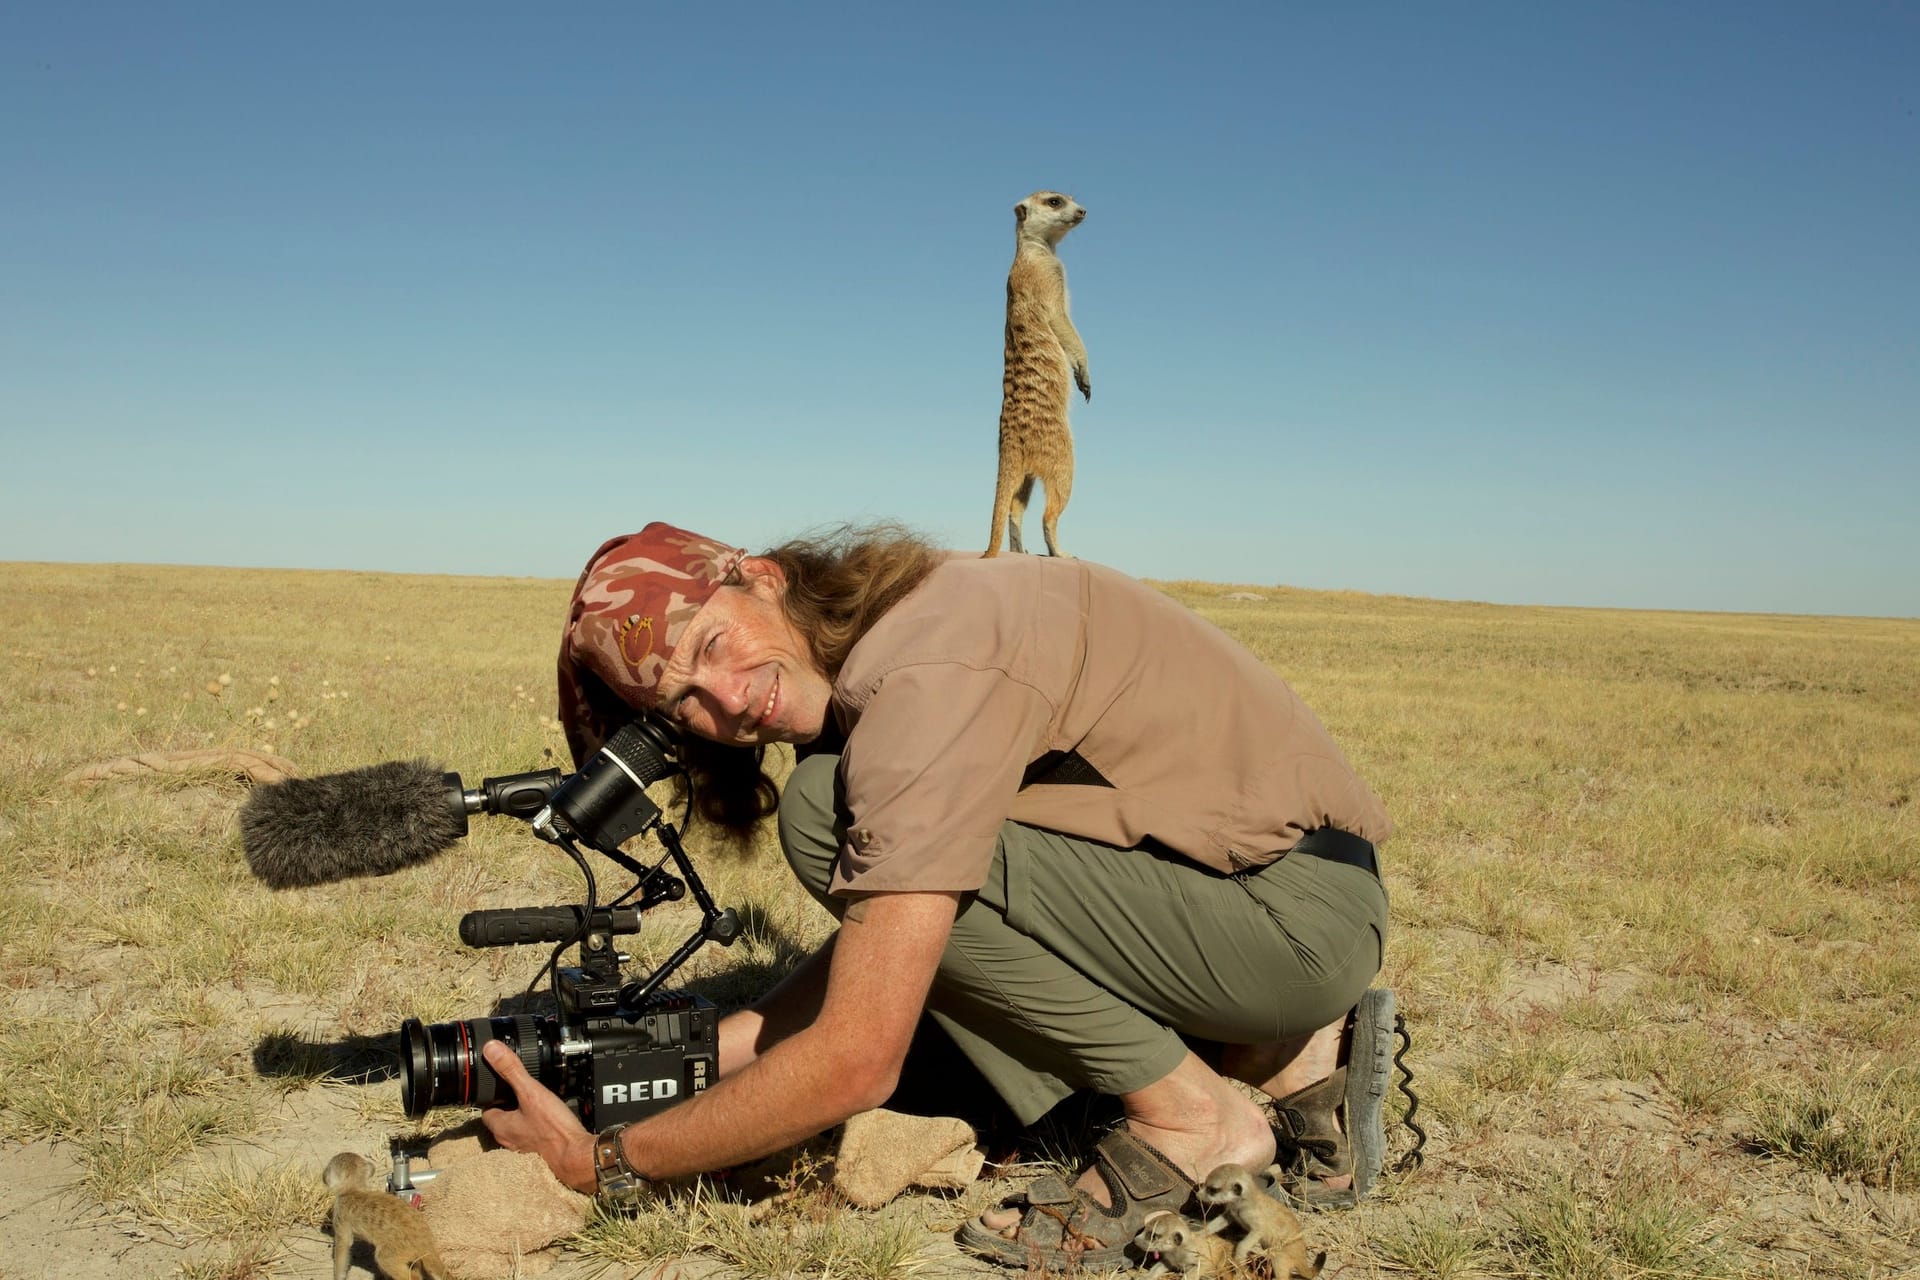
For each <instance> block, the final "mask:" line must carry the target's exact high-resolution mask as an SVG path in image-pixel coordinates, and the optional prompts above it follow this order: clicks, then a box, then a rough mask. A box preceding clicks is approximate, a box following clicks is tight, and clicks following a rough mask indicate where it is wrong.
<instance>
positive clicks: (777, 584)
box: [739, 556, 787, 592]
mask: <svg viewBox="0 0 1920 1280" xmlns="http://www.w3.org/2000/svg"><path fill="white" fill-rule="evenodd" d="M739 571H740V576H741V577H743V578H745V579H746V580H747V583H746V585H747V587H748V589H749V590H754V591H764V590H768V589H773V590H775V591H776V592H777V591H780V590H784V589H785V588H786V585H787V571H786V570H785V569H782V568H781V567H780V565H779V562H778V561H774V560H769V559H767V557H765V556H748V557H747V558H746V559H744V560H742V561H741V562H740V564H739Z"/></svg>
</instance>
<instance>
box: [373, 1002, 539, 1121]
mask: <svg viewBox="0 0 1920 1280" xmlns="http://www.w3.org/2000/svg"><path fill="white" fill-rule="evenodd" d="M556 1039H557V1033H556V1031H555V1028H554V1020H553V1019H552V1018H551V1017H548V1018H536V1017H534V1016H532V1015H531V1014H525V1013H522V1014H515V1015H513V1016H511V1017H505V1018H469V1019H467V1020H466V1021H464V1022H436V1023H434V1024H433V1025H431V1026H428V1025H427V1024H425V1023H423V1022H421V1021H420V1019H418V1018H408V1019H407V1020H406V1022H404V1023H402V1024H401V1027H400V1102H401V1105H402V1107H403V1108H404V1109H405V1111H406V1114H407V1118H408V1119H409V1120H418V1119H419V1118H420V1117H421V1116H424V1115H426V1114H427V1112H428V1111H430V1110H432V1109H433V1108H435V1107H459V1106H470V1107H490V1106H494V1105H496V1104H505V1103H510V1102H512V1101H513V1090H512V1089H510V1088H508V1087H507V1086H506V1085H505V1084H504V1083H502V1082H501V1080H500V1077H499V1076H497V1075H495V1074H494V1071H493V1068H492V1067H489V1066H488V1065H487V1064H486V1060H485V1059H483V1058H482V1057H481V1056H480V1050H481V1049H482V1048H483V1047H484V1046H485V1045H486V1043H487V1041H489V1040H499V1041H501V1042H503V1043H504V1044H506V1045H507V1046H508V1047H509V1048H511V1049H512V1050H513V1051H514V1052H515V1053H516V1054H518V1055H519V1057H520V1062H521V1064H522V1065H523V1066H525V1067H526V1069H527V1073H528V1074H529V1075H531V1076H532V1077H533V1078H534V1079H535V1080H538V1081H539V1082H540V1083H542V1084H544V1085H546V1086H547V1087H549V1088H553V1087H554V1086H555V1085H556V1084H557V1083H558V1080H557V1075H558V1072H557V1069H556V1068H555V1066H554V1064H555V1063H556V1061H557V1060H558V1054H557V1053H556V1051H555V1041H556ZM550 1077H556V1078H550Z"/></svg>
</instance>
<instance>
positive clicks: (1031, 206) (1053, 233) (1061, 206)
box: [1013, 191, 1087, 244]
mask: <svg viewBox="0 0 1920 1280" xmlns="http://www.w3.org/2000/svg"><path fill="white" fill-rule="evenodd" d="M1086 216H1087V211H1086V210H1085V209H1083V208H1081V207H1080V205H1079V203H1078V202H1076V201H1075V200H1074V198H1073V197H1072V196H1068V195H1062V194H1060V193H1059V192H1058V191H1036V192H1034V193H1033V194H1032V195H1030V196H1028V197H1027V198H1026V199H1025V200H1022V201H1021V202H1020V203H1019V204H1017V205H1015V206H1013V219H1014V222H1015V224H1016V225H1017V226H1018V227H1019V229H1020V234H1021V235H1023V236H1039V237H1040V238H1041V239H1043V240H1045V241H1046V242H1047V243H1048V244H1059V243H1060V237H1061V236H1064V235H1066V234H1067V232H1069V231H1071V230H1073V229H1074V228H1075V227H1077V226H1079V225H1080V222H1081V220H1082V219H1083V218H1085V217H1086Z"/></svg>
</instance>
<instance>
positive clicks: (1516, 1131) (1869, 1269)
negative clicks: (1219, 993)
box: [0, 965, 1920, 1280]
mask: <svg viewBox="0 0 1920 1280" xmlns="http://www.w3.org/2000/svg"><path fill="white" fill-rule="evenodd" d="M1611 980H1614V981H1621V982H1625V981H1630V980H1631V979H1630V975H1621V976H1619V977H1617V978H1614V979H1611ZM1592 983H1593V978H1592V977H1591V976H1590V975H1581V974H1576V973H1573V972H1571V971H1569V970H1566V969H1563V968H1560V967H1558V966H1552V965H1546V966H1540V967H1538V968H1536V969H1534V970H1532V971H1530V972H1529V973H1527V974H1526V975H1524V976H1523V977H1522V978H1521V980H1520V981H1519V982H1517V983H1516V985H1515V987H1514V989H1513V990H1512V991H1511V992H1510V993H1509V995H1508V1000H1509V1001H1510V1002H1511V1003H1512V1005H1513V1007H1525V1006H1527V1005H1528V1004H1531V1005H1533V1006H1547V1005H1551V1004H1552V1003H1554V1002H1556V1001H1559V1000H1563V999H1565V998H1568V997H1569V996H1572V995H1574V994H1577V993H1579V992H1584V991H1590V990H1591V989H1592ZM1418 1031H1419V1028H1418V1027H1417V1026H1416V1034H1418ZM1727 1033H1728V1040H1729V1047H1730V1051H1738V1052H1744V1053H1749V1054H1760V1055H1766V1054H1774V1055H1790V1054H1793V1053H1796V1052H1800V1051H1801V1047H1800V1046H1798V1045H1796V1043H1795V1042H1794V1037H1793V1032H1792V1029H1791V1028H1774V1027H1769V1028H1764V1029H1762V1028H1729V1029H1727ZM1458 1056H1459V1055H1458V1054H1457V1053H1448V1052H1445V1051H1443V1050H1441V1049H1440V1048H1438V1047H1436V1046H1434V1045H1431V1044H1421V1043H1418V1042H1417V1043H1416V1050H1415V1053H1414V1054H1413V1055H1411V1058H1412V1061H1413V1063H1414V1065H1415V1068H1416V1072H1417V1073H1418V1077H1419V1079H1425V1080H1428V1081H1432V1080H1436V1079H1438V1078H1440V1077H1443V1076H1444V1075H1445V1073H1447V1072H1448V1071H1449V1070H1452V1069H1454V1068H1453V1067H1452V1066H1451V1065H1450V1060H1451V1059H1453V1058H1456V1057H1458ZM1419 1079H1416V1087H1418V1085H1419ZM395 1088H396V1086H395V1084H394V1083H393V1082H392V1081H391V1080H386V1081H380V1082H376V1083H370V1084H365V1085H354V1086H344V1085H338V1084H329V1085H325V1086H316V1087H309V1088H306V1089H302V1090H299V1091H296V1092H293V1093H290V1094H288V1095H286V1097H285V1098H284V1100H283V1102H282V1103H281V1104H280V1107H279V1110H278V1111H277V1113H276V1114H275V1115H274V1116H273V1117H272V1120H271V1122H270V1123H269V1124H268V1125H267V1126H266V1128H265V1129H264V1130H263V1131H262V1132H260V1133H259V1134H257V1135H255V1136H253V1137H251V1138H249V1139H248V1140H247V1141H246V1142H244V1143H243V1144H239V1145H238V1146H237V1147H236V1150H237V1151H240V1152H242V1153H244V1154H251V1155H252V1156H254V1157H257V1158H262V1159H271V1160H276V1161H293V1162H296V1163H299V1164H303V1165H306V1166H308V1167H311V1168H313V1169H314V1170H315V1171H316V1175H317V1171H318V1170H319V1169H320V1167H321V1166H322V1165H323V1164H324V1163H325V1161H326V1159H327V1158H328V1157H329V1156H331V1155H332V1154H333V1153H334V1152H336V1151H339V1150H343V1149H356V1150H362V1151H365V1150H369V1149H372V1148H376V1147H378V1146H381V1145H383V1142H384V1135H383V1134H381V1133H378V1132H375V1131H374V1130H375V1126H373V1125H371V1124H370V1122H369V1121H368V1119H367V1118H366V1117H367V1115H368V1114H369V1112H370V1110H372V1108H371V1106H370V1105H369V1104H370V1103H371V1102H372V1101H374V1099H372V1098H370V1097H368V1096H356V1093H357V1091H360V1090H366V1091H374V1092H379V1091H390V1090H393V1089H395ZM1679 1117H1680V1112H1679V1110H1678V1109H1677V1108H1676V1107H1674V1106H1673V1105H1672V1104H1671V1102H1670V1100H1668V1099H1666V1098H1663V1097H1662V1096H1661V1095H1660V1092H1659V1090H1657V1089H1655V1088H1651V1087H1647V1086H1643V1085H1639V1084H1632V1083H1628V1082H1624V1081H1613V1082H1609V1081H1588V1082H1583V1083H1581V1084H1579V1085H1577V1086H1575V1087H1573V1088H1572V1089H1571V1090H1569V1091H1563V1092H1561V1093H1558V1094H1556V1095H1555V1096H1554V1097H1553V1098H1552V1100H1551V1102H1550V1103H1543V1104H1541V1105H1539V1106H1537V1107H1533V1108H1531V1109H1528V1110H1521V1111H1515V1112H1513V1113H1512V1114H1510V1115H1508V1116H1506V1117H1504V1121H1505V1123H1504V1128H1503V1131H1502V1134H1501V1136H1500V1137H1498V1138H1497V1139H1494V1140H1492V1141H1491V1142H1489V1141H1487V1140H1482V1141H1481V1142H1479V1143H1476V1144H1474V1145H1472V1146H1459V1145H1455V1144H1454V1143H1453V1142H1452V1141H1451V1139H1450V1135H1449V1134H1448V1133H1447V1131H1446V1128H1445V1126H1444V1125H1441V1124H1439V1123H1437V1122H1435V1123H1434V1124H1433V1125H1432V1126H1431V1133H1432V1137H1431V1141H1430V1143H1429V1146H1428V1148H1427V1159H1426V1162H1425V1164H1424V1166H1423V1167H1422V1168H1421V1169H1419V1170H1418V1171H1417V1172H1415V1173H1413V1174H1411V1175H1407V1176H1404V1177H1400V1178H1396V1179H1391V1180H1389V1182H1388V1183H1387V1184H1386V1186H1385V1189H1384V1193H1383V1194H1382V1195H1380V1196H1378V1197H1376V1198H1375V1199H1373V1200H1371V1201H1369V1202H1368V1203H1367V1204H1366V1205H1363V1206H1362V1207H1361V1208H1359V1209H1357V1210H1354V1211H1350V1212H1343V1213H1330V1214H1316V1215H1310V1216H1309V1218H1308V1222H1307V1226H1308V1232H1309V1239H1310V1240H1311V1241H1312V1243H1313V1247H1314V1248H1315V1249H1316V1250H1317V1249H1321V1248H1324V1249H1327V1250H1328V1251H1329V1254H1330V1256H1329V1259H1328V1264H1327V1270H1326V1273H1325V1274H1327V1275H1328V1276H1330V1277H1336V1278H1337V1277H1347V1276H1352V1277H1358V1276H1367V1275H1381V1274H1404V1273H1389V1272H1386V1271H1384V1270H1381V1269H1379V1268H1378V1267H1376V1266H1374V1265H1370V1264H1369V1262H1368V1260H1367V1250H1366V1249H1365V1248H1364V1247H1363V1242H1364V1241H1366V1240H1367V1239H1368V1237H1369V1234H1370V1233H1376V1232H1382V1231H1392V1230H1395V1229H1397V1228H1399V1227H1403V1226H1404V1225H1405V1224H1406V1223H1408V1222H1412V1221H1416V1220H1420V1219H1423V1218H1432V1217H1434V1216H1435V1215H1438V1216H1442V1217H1453V1218H1464V1219H1467V1220H1472V1219H1476V1218H1478V1219H1483V1220H1484V1219H1486V1218H1487V1217H1488V1216H1489V1215H1497V1214H1498V1212H1499V1209H1500V1207H1501V1204H1502V1202H1503V1199H1504V1198H1505V1197H1506V1196H1508V1195H1509V1194H1510V1191H1511V1186H1510V1182H1509V1179H1508V1177H1507V1175H1508V1174H1509V1173H1511V1172H1513V1171H1525V1170H1526V1169H1528V1168H1529V1167H1530V1166H1537V1167H1548V1166H1549V1165H1558V1164H1563V1163H1564V1162H1565V1157H1566V1153H1567V1151H1568V1149H1569V1146H1570V1145H1573V1146H1578V1147H1581V1148H1584V1149H1585V1150H1586V1151H1587V1152H1588V1153H1590V1154H1591V1153H1594V1152H1605V1151H1617V1152H1619V1153H1620V1154H1621V1157H1622V1159H1623V1160H1625V1159H1626V1158H1627V1157H1629V1156H1632V1155H1634V1154H1636V1153H1638V1154H1642V1155H1644V1154H1645V1153H1648V1152H1655V1153H1660V1158H1661V1159H1662V1160H1664V1161H1665V1165H1664V1166H1663V1167H1666V1168H1670V1169H1671V1176H1673V1177H1674V1178H1676V1179H1683V1180H1699V1179H1707V1180H1709V1182H1711V1183H1712V1184H1713V1186H1714V1189H1715V1198H1716V1199H1717V1200H1718V1201H1719V1202H1721V1203H1723V1204H1724V1205H1725V1207H1726V1212H1725V1215H1724V1218H1723V1220H1722V1221H1721V1222H1720V1223H1719V1224H1718V1226H1719V1228H1720V1229H1721V1230H1722V1231H1723V1233H1725V1234H1727V1235H1729V1236H1730V1237H1732V1238H1733V1239H1735V1240H1737V1241H1738V1242H1739V1244H1740V1245H1741V1250H1740V1252H1742V1253H1744V1254H1745V1256H1746V1257H1747V1258H1748V1259H1749V1264H1748V1265H1747V1266H1746V1267H1744V1268H1743V1269H1741V1270H1740V1271H1738V1272H1736V1274H1753V1275H1797V1274H1811V1275H1836V1276H1887V1277H1892V1276H1897V1275H1912V1274H1920V1196H1915V1195H1912V1194H1895V1193H1888V1192H1884V1191H1877V1190H1874V1189H1872V1188H1867V1187H1862V1186H1860V1185H1858V1184H1856V1183H1849V1182H1841V1181H1835V1180H1833V1179H1829V1178H1826V1177H1823V1176H1820V1175H1817V1174H1814V1173H1811V1172H1808V1171H1806V1170H1803V1169H1798V1168H1795V1167H1793V1166H1791V1165H1788V1164H1786V1163H1785V1162H1781V1161H1774V1160H1768V1159H1764V1158H1762V1157H1760V1156H1757V1155H1755V1154H1752V1153H1751V1152H1749V1151H1747V1150H1745V1149H1744V1148H1743V1146H1742V1143H1741V1135H1740V1132H1739V1124H1738V1122H1737V1121H1733V1120H1723V1121H1720V1122H1716V1123H1714V1124H1711V1125H1706V1126H1702V1127H1689V1126H1688V1125H1687V1124H1686V1122H1684V1121H1683V1120H1681V1119H1680V1118H1679ZM1401 1136H1402V1139H1404V1136H1405V1135H1404V1132H1403V1133H1402V1135H1401ZM382 1172H384V1167H383V1169H382ZM77 1175H78V1169H77V1166H76V1164H75V1162H74V1160H73V1159H72V1158H71V1155H70V1151H69V1149H64V1148H62V1147H59V1146H57V1145H53V1144H49V1143H44V1142H36V1143H31V1144H28V1145H25V1146H19V1145H11V1146H9V1147H7V1148H6V1149H5V1150H4V1151H0V1241H4V1244H5V1254H4V1257H5V1262H4V1265H0V1277H4V1280H25V1278H29V1277H33V1278H42V1277H44V1278H46V1280H56V1278H57V1280H105V1278H106V1277H124V1278H127V1280H144V1278H145V1277H165V1276H176V1275H179V1274H181V1273H182V1271H183V1269H188V1268H192V1273H193V1274H196V1275H225V1276H235V1277H238V1276H242V1275H266V1274H278V1275H287V1276H327V1275H330V1273H331V1261H330V1240H329V1236H328V1234H327V1231H326V1229H325V1227H324V1225H323V1224H322V1223H320V1222H318V1221H316V1222H314V1223H313V1224H312V1225H311V1226H307V1227H303V1228H300V1229H298V1230H295V1231H293V1232H290V1233H288V1234H287V1235H285V1237H284V1238H282V1239H280V1240H279V1241H277V1243H276V1248H277V1253H276V1254H275V1255H274V1257H273V1259H272V1261H271V1263H270V1264H269V1266H268V1267H267V1268H265V1269H262V1270H247V1269H243V1268H232V1267H226V1268H218V1267H215V1268H209V1267H208V1266H207V1264H208V1263H212V1262H215V1261H216V1259H217V1258H218V1257H219V1256H220V1255H218V1254H215V1255H212V1256H208V1255H206V1254H203V1253H200V1252H196V1251H194V1250H190V1249H184V1248H182V1247H180V1246H178V1245H177V1244H175V1243H173V1242H170V1241H168V1240H167V1239H165V1238H163V1237H162V1236H160V1235H158V1234H156V1233H153V1232H151V1231H148V1230H145V1229H143V1228H142V1227H141V1226H140V1225H139V1224H138V1223H137V1222H135V1221H134V1220H133V1219H131V1218H130V1217H125V1216H103V1215H102V1214H101V1213H100V1212H99V1210H98V1209H97V1208H96V1207H89V1206H88V1205H87V1204H86V1203H84V1202H83V1200H82V1199H81V1198H80V1197H79V1196H78V1195H76V1194H75V1193H74V1191H73V1190H72V1187H73V1184H74V1182H75V1180H76V1178H77ZM371 1265H372V1259H371V1255H370V1254H368V1253H366V1252H365V1251H364V1250H363V1251H361V1252H359V1253H357V1254H356V1256H355V1269H354V1274H356V1275H363V1274H370V1273H371V1272H370V1268H371ZM725 1271H726V1268H724V1267H723V1266H721V1265H720V1264H718V1263H716V1262H715V1261H713V1260H712V1259H710V1258H703V1257H692V1258H688V1259H685V1260H682V1261H676V1262H673V1263H669V1264H665V1265H664V1266H655V1267H647V1268H625V1267H614V1268H611V1269H606V1268H605V1264H603V1263H600V1262H598V1261H595V1260H591V1259H585V1258H581V1257H578V1256H568V1257H563V1258H561V1259H560V1260H559V1261H558V1264H557V1265H555V1266H554V1267H553V1268H552V1269H551V1270H549V1271H547V1272H546V1273H545V1274H547V1275H549V1276H551V1277H554V1278H555V1280H586V1278H587V1277H597V1276H603V1275H604V1276H624V1275H629V1274H633V1275H646V1276H648V1277H650V1280H667V1278H668V1277H676V1276H677V1277H684V1278H685V1280H703V1278H704V1277H707V1276H710V1275H714V1274H718V1273H725ZM916 1274H919V1275H932V1276H941V1275H961V1276H985V1275H1008V1274H1012V1273H1008V1272H1003V1271H999V1270H997V1269H996V1268H993V1267H990V1266H987V1265H986V1264H983V1263H981V1262H979V1261H977V1260H974V1259H971V1258H968V1257H966V1256H965V1255H962V1254H960V1253H959V1252H958V1251H957V1250H955V1249H954V1247H953V1246H952V1244H951V1242H950V1240H948V1238H947V1237H946V1235H945V1233H944V1232H941V1233H933V1232H930V1233H929V1235H928V1240H927V1249H926V1255H925V1263H924V1265H923V1266H922V1268H921V1269H920V1270H919V1271H918V1272H917V1273H916Z"/></svg>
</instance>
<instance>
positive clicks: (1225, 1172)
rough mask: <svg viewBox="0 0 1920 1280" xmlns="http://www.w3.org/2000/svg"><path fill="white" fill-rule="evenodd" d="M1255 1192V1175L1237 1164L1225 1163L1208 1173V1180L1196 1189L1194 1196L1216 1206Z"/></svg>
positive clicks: (1204, 1202)
mask: <svg viewBox="0 0 1920 1280" xmlns="http://www.w3.org/2000/svg"><path fill="white" fill-rule="evenodd" d="M1252 1192H1253V1175H1252V1174H1251V1173H1248V1172H1247V1171H1246V1170H1245V1169H1243V1168H1241V1167H1240V1166H1239V1165H1237V1164H1223V1165H1221V1166H1220V1167H1219V1168H1218V1169H1215V1170H1214V1171H1213V1172H1212V1173H1210V1174H1208V1175H1207V1180H1206V1181H1205V1182H1203V1183H1201V1184H1200V1185H1199V1187H1197V1188H1195V1190H1194V1198H1195V1199H1197V1200H1198V1201H1199V1202H1200V1203H1201V1204H1204V1205H1209V1206H1214V1205H1223V1204H1232V1203H1233V1202H1234V1201H1236V1200H1244V1199H1245V1198H1246V1197H1247V1196H1248V1195H1250V1194H1252Z"/></svg>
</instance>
